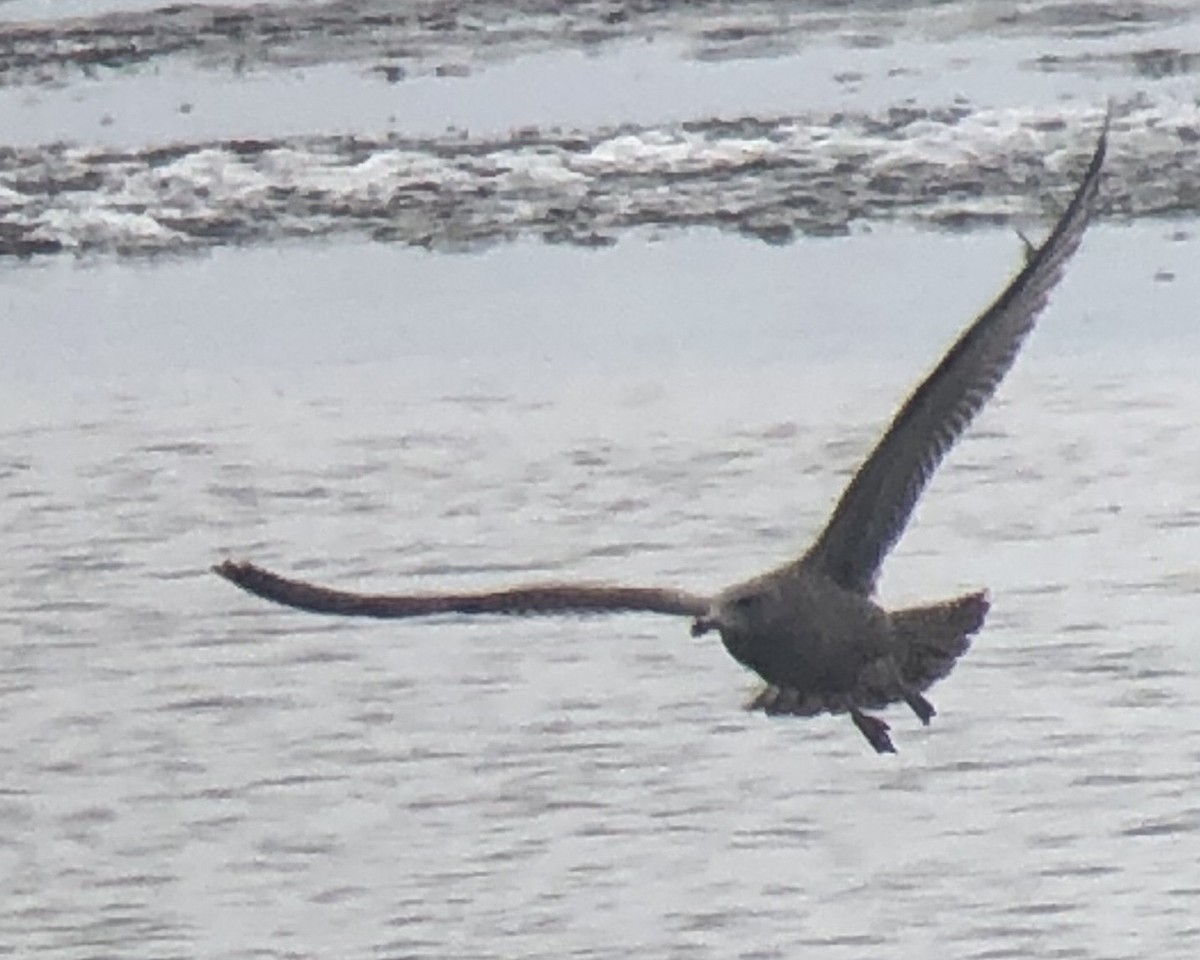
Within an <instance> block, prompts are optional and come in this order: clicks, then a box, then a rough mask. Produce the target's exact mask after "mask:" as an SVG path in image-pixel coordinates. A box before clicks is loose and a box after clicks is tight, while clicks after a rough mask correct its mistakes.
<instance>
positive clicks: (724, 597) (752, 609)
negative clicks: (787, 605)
mask: <svg viewBox="0 0 1200 960" xmlns="http://www.w3.org/2000/svg"><path fill="white" fill-rule="evenodd" d="M763 599H764V598H763V594H762V591H761V590H760V589H759V588H758V587H757V585H747V586H738V587H732V588H730V589H729V590H726V591H725V592H724V593H722V594H720V595H719V596H718V597H717V598H716V599H715V600H714V601H713V604H712V606H711V607H710V608H709V609H708V612H706V613H705V614H704V615H703V616H699V617H697V618H696V619H695V621H694V622H693V623H692V636H693V637H701V636H703V635H704V634H706V633H708V632H709V631H710V630H717V631H719V632H720V634H721V636H722V638H724V639H728V638H731V637H736V636H739V635H742V634H749V633H753V632H754V631H755V626H756V624H757V623H758V622H759V621H760V620H761V619H762V616H763V610H762V607H763Z"/></svg>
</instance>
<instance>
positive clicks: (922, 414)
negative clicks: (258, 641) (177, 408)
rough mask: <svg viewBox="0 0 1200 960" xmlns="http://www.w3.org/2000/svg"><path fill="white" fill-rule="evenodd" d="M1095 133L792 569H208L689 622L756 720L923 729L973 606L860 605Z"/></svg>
mask: <svg viewBox="0 0 1200 960" xmlns="http://www.w3.org/2000/svg"><path fill="white" fill-rule="evenodd" d="M1107 141H1108V122H1107V120H1106V121H1105V125H1104V129H1103V131H1102V132H1101V134H1100V138H1099V141H1098V142H1097V144H1096V149H1095V152H1094V153H1093V155H1092V159H1091V163H1090V164H1089V165H1088V168H1087V172H1086V173H1085V175H1084V178H1083V182H1082V183H1081V184H1080V186H1079V188H1078V190H1076V192H1075V196H1074V198H1073V199H1072V200H1071V203H1070V205H1069V206H1068V207H1067V209H1066V211H1065V212H1064V213H1063V215H1062V216H1061V217H1060V218H1059V220H1058V223H1056V224H1055V226H1054V229H1053V230H1052V231H1051V233H1050V236H1049V237H1048V238H1047V240H1046V242H1045V243H1043V244H1042V245H1041V246H1040V247H1038V248H1036V249H1032V250H1030V251H1029V253H1028V256H1027V258H1026V262H1025V264H1024V267H1023V269H1022V270H1021V271H1020V273H1018V274H1017V276H1016V277H1015V278H1014V279H1013V280H1012V282H1011V283H1010V284H1009V285H1008V287H1007V288H1006V289H1005V290H1004V292H1003V293H1001V294H1000V296H999V297H998V298H997V299H996V301H995V302H994V303H993V304H992V305H991V306H990V307H989V308H988V309H987V310H985V311H984V312H983V314H982V315H981V316H980V317H979V318H978V319H977V320H975V322H974V323H972V324H971V325H970V326H969V327H968V328H967V329H966V331H965V332H964V333H963V334H962V335H961V336H960V337H959V338H958V340H956V341H955V343H954V345H953V346H952V347H951V348H950V350H949V351H948V352H947V353H946V355H945V356H944V357H943V358H942V360H941V362H940V363H938V365H937V366H936V367H935V368H934V370H933V372H932V373H930V374H929V376H928V377H926V378H925V380H924V381H922V383H921V384H920V385H919V386H918V387H917V388H916V390H915V391H914V392H913V393H912V395H911V396H910V397H909V398H908V400H907V401H906V402H905V404H904V406H903V407H901V409H900V412H899V413H898V414H897V415H896V417H895V419H894V420H893V421H892V423H891V425H890V427H889V428H888V430H887V432H886V433H885V434H884V436H883V439H882V440H880V441H879V443H878V445H877V446H876V447H875V449H874V450H873V451H872V452H871V454H870V456H868V457H867V459H866V461H865V462H864V463H863V465H862V467H861V468H860V469H859V471H858V473H857V474H856V475H855V476H854V479H853V480H851V481H850V484H849V486H848V487H847V488H846V490H845V492H844V493H843V494H842V497H841V499H840V500H839V501H838V504H837V507H836V508H835V509H834V512H833V516H832V517H831V518H830V520H829V522H828V524H827V525H826V526H825V529H824V530H823V531H822V532H821V534H820V535H819V536H818V537H817V539H816V541H815V543H814V544H813V546H812V547H811V548H810V549H809V550H808V552H807V553H805V554H804V555H803V556H802V557H800V558H799V559H798V560H794V561H791V562H789V563H787V564H785V565H784V566H782V567H779V568H778V569H776V570H772V571H770V572H768V573H766V574H763V575H762V576H759V577H756V578H754V579H753V580H750V581H747V582H745V583H739V584H736V585H734V586H732V587H729V588H728V589H726V590H723V591H722V592H720V593H718V594H717V595H716V596H714V597H701V596H696V595H694V594H689V593H683V592H681V591H677V590H667V589H657V588H643V587H619V586H608V585H603V584H542V585H532V586H524V587H517V588H513V589H509V590H500V591H487V592H481V593H468V594H425V595H419V594H418V595H413V594H406V595H398V596H392V595H377V596H372V595H366V594H358V593H350V592H345V591H340V590H332V589H329V588H326V587H321V586H316V585H313V584H309V583H304V582H302V581H299V580H291V579H288V578H285V577H280V576H278V575H277V574H274V573H270V572H268V571H266V570H263V569H262V568H261V567H257V566H255V565H254V564H251V563H234V562H232V561H228V560H227V561H225V562H224V563H221V564H219V565H217V566H216V567H214V568H213V569H214V570H215V571H216V572H217V573H218V574H220V575H221V576H222V577H225V578H226V579H227V580H230V581H232V582H233V583H235V584H237V585H238V586H239V587H241V588H242V589H244V590H247V591H249V592H250V593H253V594H257V595H258V596H260V597H264V598H265V599H267V600H272V601H275V602H276V603H281V604H286V605H288V606H292V607H297V608H299V609H302V610H309V611H312V612H315V613H328V614H339V615H344V616H364V617H385V618H393V617H420V616H428V615H432V614H439V613H459V614H475V613H498V614H551V613H568V612H572V613H588V612H617V611H644V612H649V613H662V614H670V615H676V616H686V617H692V618H694V622H693V625H692V633H693V635H695V636H699V635H701V634H703V633H706V632H708V631H709V630H716V631H718V632H719V633H720V635H721V640H722V642H723V643H724V645H725V648H726V649H727V650H728V651H729V653H730V654H731V655H732V656H733V657H734V658H735V659H736V660H737V661H738V662H739V663H741V664H743V665H745V666H746V667H749V668H750V669H751V670H753V671H754V672H755V673H757V674H758V675H759V676H760V677H762V679H763V680H764V681H765V682H766V685H765V686H764V687H763V688H762V689H761V690H760V691H759V692H758V693H757V694H756V695H755V696H754V698H753V699H752V700H751V701H750V703H749V704H748V705H747V706H748V707H749V708H750V709H758V710H763V711H765V712H767V713H770V714H789V715H799V716H809V715H812V714H817V713H823V712H832V713H842V712H846V713H849V714H850V716H851V718H852V719H853V721H854V723H855V725H856V726H857V727H858V728H859V730H861V731H862V733H863V735H864V736H865V737H866V738H867V740H868V741H869V742H870V743H871V746H873V747H874V748H875V749H876V750H877V751H879V752H880V753H883V752H894V750H895V748H894V747H893V745H892V741H891V738H890V737H889V736H888V729H889V728H888V725H887V724H886V723H884V722H883V721H882V720H880V719H879V718H878V717H873V716H868V715H867V714H865V713H863V709H864V708H866V709H875V708H881V707H884V706H886V705H887V704H890V703H895V702H898V701H901V700H902V701H904V702H905V703H907V704H908V705H909V707H910V708H911V709H912V710H913V712H914V713H916V714H917V716H918V717H919V718H920V719H921V721H922V722H923V723H928V722H929V720H930V718H931V717H932V716H933V714H934V710H933V707H932V705H930V703H929V701H927V700H926V699H925V698H924V697H923V696H922V692H923V691H924V690H926V689H928V687H929V686H930V685H932V684H933V683H934V682H936V681H937V680H939V679H941V678H942V677H944V676H945V675H946V674H947V673H949V672H950V670H951V669H952V668H953V666H954V663H955V661H956V660H957V659H958V657H960V656H961V655H962V654H963V653H964V652H965V651H966V649H967V647H968V646H969V644H970V637H971V635H972V634H974V633H975V632H976V631H977V630H978V629H979V628H980V627H981V626H982V625H983V620H984V617H985V616H986V614H987V610H988V601H987V599H986V597H985V595H984V594H983V593H973V594H968V595H966V596H963V597H960V598H958V599H956V600H950V601H947V602H945V603H940V604H934V605H931V606H925V607H916V608H911V609H907V610H898V611H892V612H889V611H886V610H884V609H883V608H882V607H880V606H878V605H877V604H876V603H875V602H874V600H873V599H872V594H873V593H874V590H875V582H876V579H877V578H878V575H879V569H880V567H881V566H882V564H883V560H884V558H885V557H886V556H887V554H888V551H889V550H891V548H892V546H893V545H894V544H895V543H896V541H897V540H898V539H899V538H900V535H901V534H902V533H903V532H904V528H905V526H906V525H907V524H908V521H909V518H910V516H911V514H912V510H913V507H914V506H915V505H916V503H917V500H918V499H919V497H920V495H921V493H922V491H923V490H924V489H925V486H926V484H927V483H928V482H929V479H930V477H932V476H933V472H934V470H936V469H937V466H938V464H939V463H940V462H941V460H942V458H943V457H944V456H945V455H946V453H947V452H948V451H949V450H950V448H951V446H953V444H954V442H955V441H956V440H957V439H958V437H959V436H960V435H961V434H962V432H963V431H964V430H965V429H966V428H967V425H968V424H969V423H970V422H971V420H972V419H973V418H974V417H975V415H976V414H977V413H978V412H979V411H980V410H981V409H982V408H983V406H984V404H985V403H987V401H988V399H989V398H990V397H991V396H992V394H993V393H994V392H995V390H996V387H997V386H998V385H999V383H1000V381H1001V379H1003V377H1004V375H1005V374H1006V373H1007V372H1008V370H1009V368H1010V367H1011V366H1012V364H1013V361H1014V360H1015V359H1016V355H1017V352H1018V350H1019V349H1020V347H1021V344H1022V343H1023V342H1024V340H1025V337H1026V336H1027V335H1028V333H1029V332H1030V330H1032V329H1033V325H1034V322H1035V321H1036V319H1037V317H1038V315H1039V314H1040V313H1041V312H1042V309H1043V308H1044V307H1045V305H1046V301H1047V299H1048V297H1049V295H1050V291H1051V290H1053V288H1054V286H1055V285H1056V284H1057V283H1058V282H1059V280H1060V279H1061V278H1062V274H1063V270H1064V268H1065V266H1066V263H1067V261H1068V260H1069V259H1070V258H1071V256H1072V255H1073V254H1074V253H1075V251H1076V249H1077V248H1078V247H1079V244H1080V241H1081V240H1082V239H1083V234H1084V231H1085V229H1086V228H1087V225H1088V221H1089V220H1090V219H1091V216H1092V213H1093V212H1094V210H1095V207H1096V201H1097V196H1098V193H1099V186H1100V174H1101V169H1102V167H1103V165H1104V155H1105V150H1106V147H1107Z"/></svg>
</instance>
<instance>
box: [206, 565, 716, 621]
mask: <svg viewBox="0 0 1200 960" xmlns="http://www.w3.org/2000/svg"><path fill="white" fill-rule="evenodd" d="M212 569H213V572H214V573H216V574H219V575H220V576H222V577H224V578H225V579H226V580H228V581H229V582H230V583H234V584H236V585H237V586H239V587H241V588H242V589H243V590H245V591H246V592H247V593H252V594H254V595H255V596H258V597H262V598H263V599H264V600H270V601H272V602H274V603H279V604H282V605H284V606H287V607H295V608H296V609H298V610H307V611H309V612H311V613H327V614H336V615H338V616H344V617H377V618H382V619H398V618H402V617H426V616H432V615H435V614H439V613H464V614H475V613H496V614H510V615H535V614H569V613H617V612H643V613H663V614H671V615H675V616H685V617H698V616H701V615H702V614H704V613H705V612H707V611H708V608H709V600H708V599H706V598H704V597H698V596H695V595H693V594H690V593H685V592H683V591H680V590H667V589H661V588H657V587H619V586H609V585H606V584H586V583H585V584H570V583H547V584H532V585H529V586H522V587H513V588H511V589H508V590H495V591H488V592H481V593H442V594H438V593H434V594H402V595H388V594H366V593H352V592H350V591H346V590H333V589H331V588H329V587H322V586H318V585H317V584H313V583H307V582H305V581H303V580H292V579H290V578H288V577H281V576H279V574H276V573H271V572H270V571H269V570H264V569H263V568H262V567H259V566H256V565H255V564H253V563H235V562H234V561H232V560H226V561H225V562H224V563H220V564H217V565H216V566H215V567H213V568H212Z"/></svg>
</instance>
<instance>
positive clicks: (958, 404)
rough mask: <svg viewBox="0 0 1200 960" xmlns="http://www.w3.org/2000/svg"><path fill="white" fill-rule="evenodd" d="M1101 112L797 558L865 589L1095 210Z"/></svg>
mask: <svg viewBox="0 0 1200 960" xmlns="http://www.w3.org/2000/svg"><path fill="white" fill-rule="evenodd" d="M1107 146H1108V118H1107V117H1106V118H1105V121H1104V127H1103V129H1102V131H1101V133H1100V138H1099V140H1098V142H1097V144H1096V149H1095V152H1094V153H1093V154H1092V159H1091V162H1090V163H1089V165H1088V168H1087V172H1086V173H1085V174H1084V177H1083V181H1082V182H1081V183H1080V185H1079V188H1078V189H1077V190H1076V191H1075V196H1074V197H1073V198H1072V200H1071V203H1070V205H1069V206H1068V207H1067V209H1066V210H1065V211H1064V212H1063V215H1062V216H1061V217H1060V218H1059V220H1058V223H1056V224H1055V226H1054V229H1053V230H1052V231H1051V233H1050V236H1049V237H1048V238H1047V239H1046V242H1045V243H1043V244H1042V245H1041V247H1039V248H1038V249H1036V250H1033V251H1031V252H1030V254H1029V256H1028V258H1027V260H1026V263H1025V266H1024V268H1023V269H1022V270H1021V272H1020V273H1019V274H1017V276H1016V278H1014V279H1013V281H1012V282H1011V283H1010V284H1009V285H1008V287H1007V288H1006V289H1005V290H1004V292H1003V293H1001V294H1000V296H999V297H997V298H996V300H995V302H994V303H992V305H991V306H990V307H988V309H987V310H985V311H984V312H983V313H982V314H981V315H980V316H979V318H978V319H976V320H975V322H974V323H972V324H971V326H970V327H968V328H967V329H966V331H964V332H963V334H962V335H961V336H960V337H959V338H958V340H957V341H955V343H954V345H953V346H952V347H951V348H950V350H949V351H948V352H947V353H946V355H945V356H944V357H943V358H942V360H941V362H940V363H938V365H937V366H936V367H935V368H934V370H933V372H932V373H931V374H930V375H929V376H928V377H927V378H926V379H925V380H924V381H923V382H922V383H921V384H920V386H918V387H917V388H916V390H915V391H913V393H912V395H911V396H910V397H909V398H908V400H907V401H906V402H905V404H904V406H903V407H902V408H901V409H900V412H899V413H898V414H897V415H896V417H895V419H894V420H893V421H892V423H891V425H890V426H889V428H888V430H887V432H886V433H885V434H884V436H883V439H882V440H881V441H880V442H879V444H878V445H877V446H876V447H875V449H874V450H873V451H872V452H871V454H870V456H868V457H867V460H866V462H865V463H864V464H863V465H862V467H861V468H860V469H859V471H858V473H857V474H856V475H855V477H854V479H853V480H852V481H851V482H850V485H849V486H848V487H847V488H846V490H845V492H844V493H843V494H842V497H841V500H839V501H838V504H837V507H836V508H835V509H834V512H833V516H832V517H831V518H830V520H829V523H828V525H827V526H826V527H825V529H824V531H823V532H822V533H821V535H820V536H819V537H818V538H817V540H816V542H815V543H814V545H813V547H812V549H810V550H809V552H808V553H807V554H806V555H805V556H804V557H803V558H802V559H801V560H800V561H799V562H800V563H804V564H815V565H816V566H817V567H818V568H820V569H821V570H822V571H823V572H824V573H825V574H826V575H828V576H829V577H831V578H832V579H833V580H834V581H835V582H837V583H839V584H840V585H841V586H843V587H845V588H846V589H848V590H855V591H859V592H862V593H868V594H869V593H870V592H871V591H872V590H873V589H874V586H875V580H876V578H877V577H878V575H879V568H880V566H881V565H882V563H883V560H884V558H885V557H886V556H887V554H888V551H889V550H891V548H892V546H893V545H894V544H895V543H896V541H897V540H898V539H899V538H900V535H901V534H902V533H903V532H904V528H905V526H907V524H908V520H909V517H910V516H911V514H912V511H913V508H914V507H915V506H916V503H917V500H918V499H919V498H920V496H921V492H922V491H923V490H924V489H925V486H926V484H927V483H928V482H929V479H930V477H932V476H933V472H934V470H936V469H937V467H938V464H940V463H941V461H942V458H943V457H944V456H945V455H946V453H947V452H948V451H949V450H950V448H951V447H952V446H953V445H954V443H955V441H956V440H957V439H958V437H959V436H960V435H961V434H962V432H963V431H964V430H965V429H966V428H967V426H968V425H969V424H970V422H971V421H972V419H974V417H975V415H976V414H977V413H978V412H979V411H980V410H981V409H982V408H983V406H984V404H986V403H987V401H988V400H989V399H990V398H991V396H992V394H993V393H994V392H995V391H996V387H997V386H998V385H999V384H1000V381H1001V380H1002V379H1003V378H1004V376H1005V374H1007V373H1008V371H1009V368H1011V367H1012V364H1013V361H1014V360H1015V359H1016V356H1017V352H1018V350H1020V348H1021V344H1022V342H1023V341H1024V340H1025V337H1026V336H1027V335H1028V334H1029V331H1030V330H1032V329H1033V325H1034V322H1035V321H1036V320H1037V317H1038V315H1039V314H1040V313H1041V312H1042V309H1043V308H1044V307H1045V306H1046V301H1047V299H1048V298H1049V296H1050V292H1051V291H1052V290H1053V289H1054V287H1055V285H1056V284H1057V283H1058V282H1059V280H1060V279H1061V278H1062V275H1063V271H1064V268H1065V267H1066V264H1067V261H1068V260H1070V258H1071V256H1072V254H1074V253H1075V251H1076V249H1078V247H1079V244H1080V241H1081V240H1082V239H1083V234H1084V231H1085V229H1086V228H1087V225H1088V221H1089V220H1090V219H1091V217H1092V214H1093V213H1094V212H1095V209H1096V205H1097V197H1098V195H1099V187H1100V173H1101V170H1102V168H1103V166H1104V155H1105V151H1106V149H1107Z"/></svg>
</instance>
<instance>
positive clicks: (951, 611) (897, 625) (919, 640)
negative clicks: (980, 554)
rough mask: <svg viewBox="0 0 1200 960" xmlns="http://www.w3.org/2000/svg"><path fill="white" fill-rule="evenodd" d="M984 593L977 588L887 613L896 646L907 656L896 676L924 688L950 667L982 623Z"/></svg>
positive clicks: (985, 611) (921, 688)
mask: <svg viewBox="0 0 1200 960" xmlns="http://www.w3.org/2000/svg"><path fill="white" fill-rule="evenodd" d="M989 606H990V604H989V603H988V598H987V594H986V593H984V592H982V591H980V592H979V593H971V594H967V595H966V596H963V597H959V598H958V599H956V600H947V601H946V602H945V603H937V604H933V605H931V606H928V607H910V608H909V609H907V610H897V611H896V612H894V613H892V614H891V620H892V630H893V631H894V632H895V635H896V641H897V646H898V647H899V648H900V649H901V650H904V649H906V648H907V650H908V655H907V656H906V657H905V659H904V660H903V662H902V663H901V664H900V675H901V677H902V678H903V679H904V682H905V683H906V684H907V685H908V686H909V687H910V688H911V689H913V690H916V691H921V690H927V689H928V688H929V687H931V686H932V685H933V684H935V683H936V682H937V681H938V680H941V679H942V677H944V676H946V674H948V673H949V672H950V671H951V670H952V669H954V662H955V661H956V660H957V659H958V658H959V657H961V656H962V655H963V654H964V653H966V652H967V649H968V648H969V647H970V646H971V636H972V635H973V634H974V633H975V632H976V631H978V630H979V628H980V627H982V626H983V621H984V618H985V617H986V616H987V612H988V608H989Z"/></svg>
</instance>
